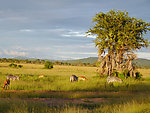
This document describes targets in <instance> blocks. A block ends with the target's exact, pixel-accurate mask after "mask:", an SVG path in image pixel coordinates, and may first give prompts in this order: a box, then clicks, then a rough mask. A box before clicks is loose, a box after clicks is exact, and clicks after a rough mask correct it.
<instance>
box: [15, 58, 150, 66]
mask: <svg viewBox="0 0 150 113" xmlns="http://www.w3.org/2000/svg"><path fill="white" fill-rule="evenodd" d="M14 59H19V60H25V59H28V60H32V61H33V60H36V58H27V57H15V58H14ZM40 60H46V61H47V60H49V61H52V62H56V61H59V62H64V63H65V62H66V63H90V64H93V63H96V62H97V60H98V57H88V58H83V59H75V60H50V59H40ZM133 64H135V65H136V66H137V67H140V68H150V60H148V59H142V58H138V59H135V60H133Z"/></svg>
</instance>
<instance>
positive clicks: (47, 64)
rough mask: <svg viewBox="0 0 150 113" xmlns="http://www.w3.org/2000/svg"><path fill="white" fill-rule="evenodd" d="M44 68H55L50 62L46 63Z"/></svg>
mask: <svg viewBox="0 0 150 113" xmlns="http://www.w3.org/2000/svg"><path fill="white" fill-rule="evenodd" d="M44 66H45V68H46V69H52V68H53V63H52V62H50V61H46V62H45V65H44Z"/></svg>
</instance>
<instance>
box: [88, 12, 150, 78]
mask: <svg viewBox="0 0 150 113" xmlns="http://www.w3.org/2000/svg"><path fill="white" fill-rule="evenodd" d="M149 26H150V23H147V22H145V21H143V20H141V19H136V18H134V17H129V16H128V12H126V11H124V12H122V11H117V10H111V11H109V12H107V13H103V12H100V13H97V14H96V15H95V17H94V18H93V22H92V26H91V28H90V29H89V30H88V32H87V34H88V35H94V36H95V37H96V39H95V40H94V41H95V46H96V47H97V49H98V54H99V55H98V69H99V74H100V75H102V76H103V75H111V74H113V73H114V72H123V71H125V70H127V71H128V72H129V75H130V76H134V67H133V65H132V60H133V59H135V58H136V55H135V54H134V52H135V51H136V50H138V49H141V48H143V47H148V46H149V41H148V39H145V38H144V34H146V33H147V31H149V30H150V28H149Z"/></svg>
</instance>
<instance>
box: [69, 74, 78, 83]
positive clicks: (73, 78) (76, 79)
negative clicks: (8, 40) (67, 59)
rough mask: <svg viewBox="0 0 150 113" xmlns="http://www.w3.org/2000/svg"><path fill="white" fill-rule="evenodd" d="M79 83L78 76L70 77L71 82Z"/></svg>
mask: <svg viewBox="0 0 150 113" xmlns="http://www.w3.org/2000/svg"><path fill="white" fill-rule="evenodd" d="M74 81H78V77H77V76H76V75H71V76H70V82H74Z"/></svg>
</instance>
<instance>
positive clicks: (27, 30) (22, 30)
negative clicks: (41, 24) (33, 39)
mask: <svg viewBox="0 0 150 113" xmlns="http://www.w3.org/2000/svg"><path fill="white" fill-rule="evenodd" d="M19 31H20V32H33V31H34V30H33V29H20V30H19Z"/></svg>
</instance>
